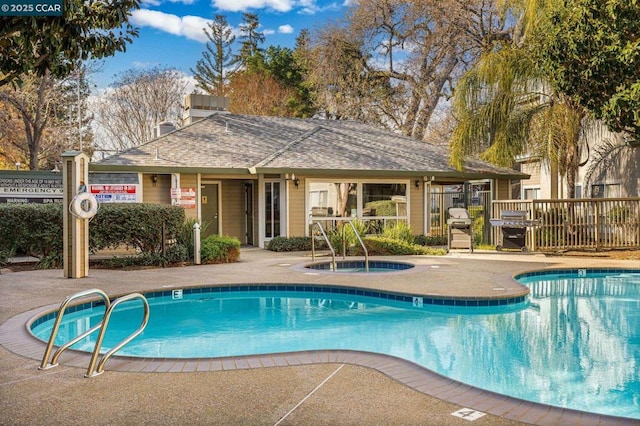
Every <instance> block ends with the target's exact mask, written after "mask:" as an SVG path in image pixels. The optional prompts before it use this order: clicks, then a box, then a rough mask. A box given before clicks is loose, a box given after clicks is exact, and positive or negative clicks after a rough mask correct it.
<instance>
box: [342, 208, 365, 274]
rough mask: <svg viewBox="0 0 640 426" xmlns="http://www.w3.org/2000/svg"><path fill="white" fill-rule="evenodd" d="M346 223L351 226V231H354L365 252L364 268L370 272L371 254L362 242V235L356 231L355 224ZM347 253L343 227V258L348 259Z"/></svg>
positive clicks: (349, 221)
mask: <svg viewBox="0 0 640 426" xmlns="http://www.w3.org/2000/svg"><path fill="white" fill-rule="evenodd" d="M345 222H347V223H348V224H349V225H351V229H353V233H354V234H355V236H356V238H357V239H358V242H359V243H360V246H361V247H362V250H363V251H364V267H365V271H366V272H369V252H368V251H367V248H366V247H365V245H364V241H362V238H360V234H359V233H358V231H357V230H356V227H355V225H354V224H353V222H352V221H351V220H347V221H345ZM346 252H347V247H346V240H345V238H344V225H342V258H343V259H344V258H345V257H346Z"/></svg>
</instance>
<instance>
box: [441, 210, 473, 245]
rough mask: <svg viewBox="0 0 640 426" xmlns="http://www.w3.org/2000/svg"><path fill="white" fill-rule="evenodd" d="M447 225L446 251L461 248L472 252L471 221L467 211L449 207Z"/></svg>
mask: <svg viewBox="0 0 640 426" xmlns="http://www.w3.org/2000/svg"><path fill="white" fill-rule="evenodd" d="M447 225H448V227H449V233H448V238H447V247H448V249H449V250H451V249H456V248H461V249H469V250H470V251H471V252H473V220H472V219H471V216H469V212H468V211H467V209H463V208H459V207H451V208H450V209H449V219H447Z"/></svg>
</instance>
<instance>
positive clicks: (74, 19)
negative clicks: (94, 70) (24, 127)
mask: <svg viewBox="0 0 640 426" xmlns="http://www.w3.org/2000/svg"><path fill="white" fill-rule="evenodd" d="M139 7H140V2H139V0H121V1H117V2H104V1H101V0H88V1H84V0H64V1H63V6H62V8H63V11H64V16H47V17H41V16H0V86H2V85H4V84H7V83H10V82H12V81H14V80H15V79H16V78H18V77H19V76H20V75H22V74H28V73H35V74H36V75H38V76H43V77H44V76H45V75H46V74H52V75H53V76H57V77H64V76H66V75H67V74H69V73H70V72H71V71H73V70H74V69H75V67H76V65H77V61H78V60H80V59H81V60H87V59H91V58H94V59H99V58H103V57H106V56H112V55H114V54H115V53H116V52H123V51H124V50H125V49H126V46H127V43H131V42H132V41H133V37H137V35H138V31H137V29H135V28H134V27H133V26H132V25H131V24H130V23H129V17H130V16H131V11H132V10H134V9H138V8H139Z"/></svg>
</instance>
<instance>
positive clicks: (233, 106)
mask: <svg viewBox="0 0 640 426" xmlns="http://www.w3.org/2000/svg"><path fill="white" fill-rule="evenodd" d="M292 96H293V90H292V89H290V88H287V87H285V86H283V85H282V84H280V83H278V81H277V80H276V79H275V78H274V77H272V76H271V75H269V74H268V73H266V72H251V71H239V72H237V73H234V74H233V76H232V77H231V83H230V91H229V111H231V112H233V113H236V114H251V115H268V116H275V117H287V116H290V115H291V113H290V111H289V109H288V107H287V100H288V99H290V98H291V97H292Z"/></svg>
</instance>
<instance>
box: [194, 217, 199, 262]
mask: <svg viewBox="0 0 640 426" xmlns="http://www.w3.org/2000/svg"><path fill="white" fill-rule="evenodd" d="M193 263H195V264H196V265H199V264H200V224H199V223H198V222H196V223H194V224H193Z"/></svg>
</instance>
